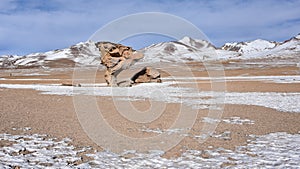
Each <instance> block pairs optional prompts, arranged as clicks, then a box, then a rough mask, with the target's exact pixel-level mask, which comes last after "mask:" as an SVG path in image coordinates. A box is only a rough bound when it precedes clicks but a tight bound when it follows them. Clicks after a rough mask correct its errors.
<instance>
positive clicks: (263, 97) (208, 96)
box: [0, 76, 300, 113]
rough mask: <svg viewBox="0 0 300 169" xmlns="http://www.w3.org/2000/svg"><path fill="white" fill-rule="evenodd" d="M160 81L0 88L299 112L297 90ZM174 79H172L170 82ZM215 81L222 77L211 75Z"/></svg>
mask: <svg viewBox="0 0 300 169" xmlns="http://www.w3.org/2000/svg"><path fill="white" fill-rule="evenodd" d="M163 80H164V82H163V83H144V84H139V85H136V86H133V87H130V88H123V87H114V88H111V87H105V84H104V83H101V84H82V85H81V86H82V87H73V86H61V85H60V84H52V85H45V84H0V88H15V89H18V88H20V89H35V90H38V91H42V93H43V94H56V95H67V96H72V95H82V94H83V95H92V96H93V95H94V96H117V98H116V99H119V100H129V101H130V100H145V99H151V100H154V101H161V102H166V103H183V104H185V105H187V106H192V107H193V108H195V109H207V108H210V107H211V105H214V104H217V105H223V104H241V105H256V106H263V107H267V108H272V109H275V110H278V111H283V112H298V113H299V112H300V102H299V100H300V93H299V92H295V93H284V92H225V91H224V92H212V91H199V90H197V89H193V88H185V87H175V86H174V84H180V83H195V82H198V81H197V80H211V79H210V78H206V77H172V78H164V79H163ZM172 80H176V81H172ZM214 80H215V81H218V80H221V81H222V80H224V78H219V79H218V78H214ZM225 80H257V81H262V82H272V81H273V82H279V83H296V82H299V81H300V76H250V77H226V78H225Z"/></svg>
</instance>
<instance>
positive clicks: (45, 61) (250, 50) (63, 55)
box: [0, 34, 300, 68]
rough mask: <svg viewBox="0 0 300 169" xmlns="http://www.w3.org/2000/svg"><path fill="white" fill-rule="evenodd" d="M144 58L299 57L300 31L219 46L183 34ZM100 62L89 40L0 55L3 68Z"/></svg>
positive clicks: (151, 48) (154, 47)
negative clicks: (284, 36)
mask: <svg viewBox="0 0 300 169" xmlns="http://www.w3.org/2000/svg"><path fill="white" fill-rule="evenodd" d="M141 51H142V52H143V53H144V55H145V56H144V58H143V59H142V61H141V62H144V63H148V64H150V63H151V64H153V63H157V62H194V61H206V60H231V59H235V60H238V59H257V58H273V57H281V58H289V57H300V34H298V35H297V36H295V37H292V38H291V39H288V40H286V41H284V42H274V41H267V40H262V39H257V40H254V41H249V42H234V43H225V44H224V45H223V46H222V47H220V48H217V47H215V46H214V45H213V44H211V43H209V42H208V41H205V40H199V39H193V38H191V37H183V38H182V39H181V40H179V41H171V42H162V43H158V44H153V45H150V46H148V47H146V48H144V49H141ZM75 64H76V65H79V66H99V65H100V52H99V50H98V48H97V47H96V46H95V42H92V41H87V42H81V43H78V44H76V45H73V46H71V47H69V48H65V49H58V50H53V51H49V52H45V53H33V54H29V55H25V56H18V55H3V56H0V68H32V67H42V68H48V67H73V66H74V65H75Z"/></svg>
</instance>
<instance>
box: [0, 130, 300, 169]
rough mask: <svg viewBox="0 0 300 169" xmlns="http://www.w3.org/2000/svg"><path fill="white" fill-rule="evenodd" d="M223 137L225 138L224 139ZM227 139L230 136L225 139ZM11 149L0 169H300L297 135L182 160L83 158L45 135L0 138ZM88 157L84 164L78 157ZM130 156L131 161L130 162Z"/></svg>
mask: <svg viewBox="0 0 300 169" xmlns="http://www.w3.org/2000/svg"><path fill="white" fill-rule="evenodd" d="M225 134H228V132H227V133H225ZM229 134H230V133H229ZM0 140H1V141H7V142H9V143H10V144H8V145H5V146H3V147H1V148H0V168H5V169H6V168H12V167H14V166H21V167H23V168H45V167H51V168H74V167H76V168H112V167H113V168H224V167H229V168H299V161H300V147H299V145H300V134H294V135H292V134H287V133H285V132H280V133H270V134H267V135H263V136H255V135H250V136H249V140H248V143H247V145H245V146H239V147H237V148H236V149H235V150H228V149H224V148H222V147H219V148H212V147H211V148H209V149H207V150H203V151H198V150H188V151H186V152H185V153H183V154H182V155H181V156H180V157H177V158H171V159H166V158H163V157H161V155H162V154H163V153H164V152H162V151H159V150H153V151H149V152H148V153H143V154H141V153H136V151H134V150H129V151H125V152H123V153H121V154H115V153H113V152H109V151H102V152H97V151H94V152H89V153H87V152H85V151H86V150H89V149H90V147H83V148H76V147H75V146H73V145H72V141H71V140H70V139H68V138H66V139H63V140H58V139H55V138H48V137H47V136H46V135H39V134H33V135H10V134H0ZM83 154H84V156H85V157H86V158H85V160H83V158H82V155H83ZM129 156H130V157H129Z"/></svg>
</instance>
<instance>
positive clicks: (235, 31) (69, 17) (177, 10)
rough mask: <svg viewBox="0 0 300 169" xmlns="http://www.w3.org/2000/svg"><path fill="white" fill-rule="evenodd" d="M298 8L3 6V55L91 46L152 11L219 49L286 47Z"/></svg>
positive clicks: (55, 2) (277, 4) (254, 4)
mask: <svg viewBox="0 0 300 169" xmlns="http://www.w3.org/2000/svg"><path fill="white" fill-rule="evenodd" d="M299 6H300V1H271V0H265V1H260V0H256V1H221V0H219V1H138V0H137V1H113V0H109V1H108V0H107V1H97V0H95V1H83V0H77V1H67V0H65V1H63V0H52V1H42V0H41V1H38V0H34V1H31V0H28V1H26V2H22V1H10V0H2V1H0V11H1V12H0V23H1V24H0V46H2V47H1V48H0V55H1V54H17V53H19V54H26V53H31V52H38V51H47V50H52V49H56V48H63V47H68V46H70V45H72V44H74V43H77V42H80V41H85V40H87V39H88V38H89V36H90V35H92V34H93V33H94V32H95V31H96V30H97V29H99V28H100V27H102V26H103V25H104V24H106V23H108V22H110V21H112V20H114V19H117V18H119V17H122V16H124V15H128V14H132V13H137V12H149V11H151V12H167V13H171V14H174V15H177V16H179V17H183V18H185V19H187V20H189V21H191V22H192V23H193V24H195V25H196V26H197V27H199V28H200V29H201V30H202V31H203V32H204V33H206V34H207V35H208V37H209V38H210V40H211V41H212V42H214V43H215V44H217V45H221V44H223V43H225V42H227V41H245V40H252V39H256V38H265V39H269V40H279V41H282V40H284V39H288V38H290V37H292V36H294V35H296V34H297V33H299V30H300V24H299V22H300V10H299ZM141 43H143V42H141ZM149 43H151V42H149ZM7 52H8V53H7Z"/></svg>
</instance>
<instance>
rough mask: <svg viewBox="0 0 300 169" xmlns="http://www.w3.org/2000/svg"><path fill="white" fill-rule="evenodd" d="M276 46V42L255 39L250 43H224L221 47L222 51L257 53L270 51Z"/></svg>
mask: <svg viewBox="0 0 300 169" xmlns="http://www.w3.org/2000/svg"><path fill="white" fill-rule="evenodd" d="M276 45H277V43H276V42H270V41H267V40H262V39H257V40H254V41H250V42H239V43H236V42H234V43H225V45H223V46H222V49H223V50H229V51H235V52H240V53H253V52H254V53H257V52H261V51H264V50H268V49H272V48H274V47H275V46H276Z"/></svg>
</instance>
